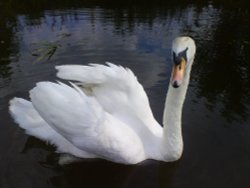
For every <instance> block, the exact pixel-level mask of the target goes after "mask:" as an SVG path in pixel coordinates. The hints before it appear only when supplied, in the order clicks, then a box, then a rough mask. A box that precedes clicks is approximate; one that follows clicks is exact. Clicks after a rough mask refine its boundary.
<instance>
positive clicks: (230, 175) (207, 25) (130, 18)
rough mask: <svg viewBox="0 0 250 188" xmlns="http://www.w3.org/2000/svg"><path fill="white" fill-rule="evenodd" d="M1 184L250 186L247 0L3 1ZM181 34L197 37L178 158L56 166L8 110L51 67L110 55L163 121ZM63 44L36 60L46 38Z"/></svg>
mask: <svg viewBox="0 0 250 188" xmlns="http://www.w3.org/2000/svg"><path fill="white" fill-rule="evenodd" d="M0 7H1V9H2V10H3V12H2V13H1V14H0V126H1V131H0V185H1V186H0V187H4V188H14V187H18V188H20V187H25V188H29V187H30V188H31V187H42V188H51V187H53V188H57V187H58V188H59V187H65V188H66V187H74V188H77V187H81V188H83V187H88V188H90V187H91V188H92V187H96V188H97V187H114V188H118V187H150V188H151V187H152V188H153V187H154V188H155V187H171V188H172V187H173V188H179V187H249V186H250V181H249V180H248V179H249V177H248V176H249V174H250V163H249V159H250V119H249V117H250V116H249V113H250V64H249V62H250V58H249V54H250V35H249V33H250V12H249V8H247V6H245V5H244V1H242V2H241V1H238V2H237V3H236V4H235V3H231V2H227V3H225V2H223V1H221V2H220V3H214V2H213V1H210V2H208V3H203V2H202V1H193V2H192V3H191V2H189V3H187V2H185V1H181V2H179V3H175V2H171V1H170V2H168V3H163V2H161V1H156V2H155V3H148V2H143V3H137V4H135V3H123V4H118V3H116V2H112V1H108V2H107V3H100V2H98V1H96V2H93V1H92V2H91V3H89V2H87V1H86V2H84V3H83V2H78V1H71V2H69V1H60V3H59V2H57V1H55V2H53V3H52V2H49V1H38V2H36V4H34V3H32V2H29V1H24V2H22V3H21V4H20V5H19V6H17V5H16V2H15V1H7V0H6V1H5V2H1V3H0ZM179 35H189V36H192V37H193V38H194V39H195V41H196V43H197V55H196V59H195V63H194V65H193V70H192V75H191V81H190V87H189V90H188V93H187V98H186V102H185V105H184V109H183V137H184V144H185V146H184V153H183V156H182V158H181V159H180V160H179V161H177V162H174V163H162V162H158V161H153V160H148V161H145V162H143V163H140V164H138V165H133V166H124V165H119V164H115V163H111V162H107V161H104V160H94V161H92V160H91V161H84V162H81V163H77V164H72V165H67V166H64V167H59V166H58V165H57V157H58V156H57V155H56V154H54V148H53V147H51V146H49V145H47V144H46V143H44V142H42V141H39V140H38V139H36V138H34V137H30V136H27V135H25V134H24V131H23V130H21V129H20V128H19V127H18V126H17V125H16V124H15V123H14V122H13V120H12V119H11V117H10V116H9V114H8V101H9V100H10V99H11V98H13V97H14V96H18V97H24V98H26V99H28V91H29V90H30V89H31V88H32V87H34V86H35V84H36V82H39V81H54V80H55V79H56V77H55V73H56V72H55V70H54V66H55V65H61V64H82V65H86V64H88V63H102V64H103V63H105V62H106V61H110V62H113V63H116V64H120V65H123V66H126V67H129V68H131V69H132V70H133V71H134V72H135V74H136V75H137V76H138V80H139V81H140V82H141V83H142V84H143V86H144V87H145V90H146V92H147V94H148V96H149V100H150V104H151V107H152V109H153V112H154V115H155V117H156V119H157V120H158V121H159V122H161V119H162V112H163V105H164V100H165V94H166V92H167V86H168V82H169V76H170V71H171V59H170V55H171V54H170V50H171V49H170V46H171V41H172V40H173V38H175V37H176V36H179ZM44 42H48V43H53V44H54V43H56V44H60V46H59V47H58V48H57V50H56V52H55V53H54V55H53V56H52V57H51V59H50V60H48V61H46V60H45V59H44V60H42V61H39V62H36V63H34V61H35V59H36V58H37V57H35V56H33V55H32V53H33V51H34V49H36V48H38V46H39V45H41V43H44Z"/></svg>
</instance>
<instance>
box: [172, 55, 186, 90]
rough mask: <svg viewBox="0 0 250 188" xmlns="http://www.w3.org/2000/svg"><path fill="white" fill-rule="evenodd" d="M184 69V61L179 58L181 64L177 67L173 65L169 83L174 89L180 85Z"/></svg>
mask: <svg viewBox="0 0 250 188" xmlns="http://www.w3.org/2000/svg"><path fill="white" fill-rule="evenodd" d="M185 68H186V61H185V59H184V58H181V62H180V63H179V64H178V65H176V64H174V66H173V70H172V78H171V83H172V86H173V87H174V88H178V87H179V86H180V85H181V83H182V81H183V76H184V73H185Z"/></svg>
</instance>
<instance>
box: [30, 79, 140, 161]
mask: <svg viewBox="0 0 250 188" xmlns="http://www.w3.org/2000/svg"><path fill="white" fill-rule="evenodd" d="M73 87H74V88H72V87H70V86H67V85H65V84H62V83H60V84H56V83H51V82H40V83H38V84H37V86H36V87H35V88H34V89H32V90H31V92H30V97H31V101H32V104H33V106H34V108H35V109H36V111H37V112H38V113H39V114H40V115H41V117H42V118H43V119H44V120H45V121H46V122H47V123H48V124H49V125H50V126H51V127H52V128H53V129H54V130H55V131H56V132H57V133H59V134H60V135H62V136H63V137H64V138H66V139H67V140H68V141H70V142H71V143H72V144H73V145H74V146H76V147H77V148H79V149H81V150H83V151H86V152H88V153H91V154H95V155H97V156H100V157H102V158H106V159H110V160H115V161H117V162H119V161H120V162H124V161H128V159H127V158H129V156H131V155H138V152H140V153H142V151H141V148H143V147H142V146H141V144H140V143H141V142H140V140H139V139H138V136H137V135H136V134H135V133H134V132H133V131H132V130H131V129H130V128H128V127H127V126H126V125H125V124H124V123H122V122H120V121H119V120H117V119H116V118H115V117H113V116H112V115H110V114H108V113H106V112H105V111H104V110H103V109H102V107H101V106H100V104H99V103H98V102H97V101H96V100H95V98H94V97H90V96H86V95H85V94H84V93H83V92H82V91H81V90H80V89H79V87H77V86H75V85H73ZM133 143H136V147H133V148H131V147H129V146H131V145H133ZM138 148H139V149H138ZM128 155H129V156H128ZM141 155H142V154H140V156H141ZM125 158H126V160H125Z"/></svg>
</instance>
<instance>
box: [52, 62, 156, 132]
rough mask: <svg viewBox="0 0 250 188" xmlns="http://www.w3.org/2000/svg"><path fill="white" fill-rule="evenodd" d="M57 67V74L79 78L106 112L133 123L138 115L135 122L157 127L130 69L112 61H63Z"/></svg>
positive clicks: (68, 77) (69, 77) (144, 96)
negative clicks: (100, 62)
mask: <svg viewBox="0 0 250 188" xmlns="http://www.w3.org/2000/svg"><path fill="white" fill-rule="evenodd" d="M56 69H57V70H58V73H57V76H58V77H59V78H62V79H67V80H74V81H79V82H81V84H82V85H83V87H84V88H87V89H88V91H90V90H91V92H92V95H93V96H94V97H95V98H96V99H97V100H98V102H99V103H100V104H101V105H102V107H103V108H104V109H105V110H106V111H107V112H109V113H111V114H113V115H116V117H119V119H120V120H122V121H124V122H126V123H128V124H130V125H133V124H134V123H135V119H138V120H139V121H140V122H141V123H137V125H139V124H140V125H146V126H148V127H149V128H150V129H151V130H152V131H154V130H156V129H157V128H158V127H155V126H154V125H157V123H156V121H155V119H154V117H153V114H152V111H151V108H150V105H149V100H148V97H147V95H146V93H145V91H144V89H143V87H142V85H141V84H140V83H139V82H138V80H137V78H136V76H135V75H134V73H133V72H132V71H131V70H130V69H128V68H123V67H121V66H117V65H114V64H111V63H107V66H106V65H99V64H91V65H90V66H81V65H62V66H57V67H56ZM130 120H131V121H130ZM152 125H153V126H152ZM157 130H158V129H157Z"/></svg>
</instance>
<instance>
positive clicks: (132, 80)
mask: <svg viewBox="0 0 250 188" xmlns="http://www.w3.org/2000/svg"><path fill="white" fill-rule="evenodd" d="M186 47H187V48H188V50H187V53H188V54H186V55H187V57H188V59H186V61H187V63H186V64H187V67H186V70H185V75H184V78H183V79H184V81H183V84H182V85H181V86H180V87H179V88H174V87H173V86H172V85H171V84H170V86H169V91H168V95H167V99H166V105H169V106H167V107H166V109H165V112H164V121H163V124H164V129H163V128H162V127H161V126H160V125H159V124H158V123H157V122H156V120H155V119H154V117H153V114H152V111H151V109H150V106H149V101H148V97H147V95H146V93H145V91H144V89H143V87H142V85H141V84H140V83H139V82H138V81H137V78H136V76H135V75H134V73H133V72H132V71H131V70H130V69H127V68H123V67H121V66H117V65H114V64H112V63H107V65H97V64H92V65H89V66H81V65H63V66H57V67H56V69H57V70H58V73H57V76H58V77H59V78H62V79H66V80H73V81H77V82H78V83H77V84H76V85H75V84H73V83H70V86H69V85H66V84H63V83H60V82H59V83H52V82H40V83H37V85H36V87H35V88H33V89H32V90H31V91H30V99H31V102H29V101H27V100H24V99H21V98H14V99H12V100H11V101H10V112H11V115H12V117H13V118H14V120H15V122H16V123H18V124H19V126H20V127H22V128H23V129H25V130H26V133H27V134H29V135H32V136H35V137H38V138H39V139H41V140H44V141H47V142H49V143H51V144H53V145H55V146H56V147H57V152H59V153H62V154H70V155H72V158H71V157H69V156H67V158H62V159H61V163H66V162H71V161H73V160H75V158H74V157H77V158H104V159H106V160H110V161H114V162H118V163H123V164H135V163H138V162H140V161H143V160H145V159H156V160H162V161H173V160H177V159H178V158H179V157H180V156H181V153H182V150H183V144H182V136H181V121H180V120H181V109H182V105H183V101H184V98H185V94H186V90H187V85H188V82H189V73H190V71H191V64H192V62H193V58H194V54H195V45H194V42H193V40H192V39H191V38H189V37H179V38H177V39H175V40H174V42H173V52H175V53H176V54H179V53H180V52H182V51H183V50H180V49H186ZM171 82H172V81H171ZM166 113H168V114H169V115H166ZM171 114H172V115H171ZM172 116H173V117H172ZM62 156H64V155H62ZM73 156H74V157H73Z"/></svg>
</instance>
